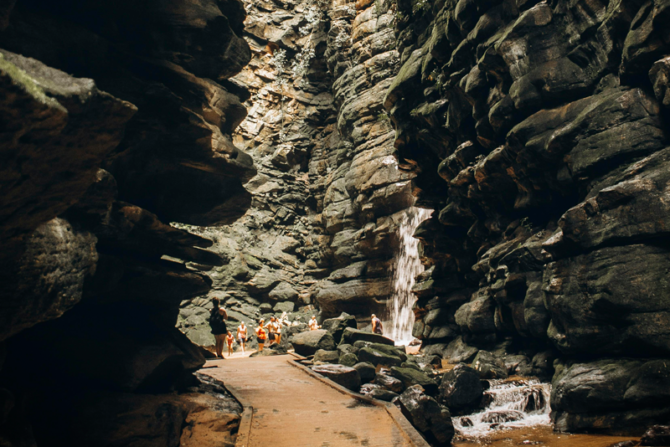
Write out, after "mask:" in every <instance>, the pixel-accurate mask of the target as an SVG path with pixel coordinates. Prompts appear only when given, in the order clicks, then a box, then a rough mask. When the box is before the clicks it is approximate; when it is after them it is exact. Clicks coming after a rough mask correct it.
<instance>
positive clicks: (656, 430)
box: [640, 425, 670, 446]
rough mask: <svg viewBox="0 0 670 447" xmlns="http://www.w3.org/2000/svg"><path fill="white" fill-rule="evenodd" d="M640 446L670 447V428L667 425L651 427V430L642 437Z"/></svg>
mask: <svg viewBox="0 0 670 447" xmlns="http://www.w3.org/2000/svg"><path fill="white" fill-rule="evenodd" d="M640 445H641V446H643V445H644V446H647V445H663V446H668V445H670V427H669V426H667V425H654V426H652V427H649V430H647V431H646V432H644V434H643V435H642V439H640Z"/></svg>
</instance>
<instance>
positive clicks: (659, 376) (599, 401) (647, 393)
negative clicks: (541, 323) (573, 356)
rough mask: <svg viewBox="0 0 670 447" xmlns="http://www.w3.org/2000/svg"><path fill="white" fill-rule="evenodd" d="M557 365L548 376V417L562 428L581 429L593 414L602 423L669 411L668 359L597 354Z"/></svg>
mask: <svg viewBox="0 0 670 447" xmlns="http://www.w3.org/2000/svg"><path fill="white" fill-rule="evenodd" d="M557 365H558V367H557V369H556V373H555V374H554V378H553V380H552V392H551V408H552V419H553V421H554V423H555V424H556V427H557V428H558V429H559V430H561V431H570V430H575V431H576V430H584V429H586V428H588V427H590V426H592V424H594V423H595V421H596V420H598V421H599V422H598V424H599V426H601V427H603V428H604V429H608V428H609V429H615V428H616V429H617V430H619V429H626V428H629V429H630V428H632V427H636V426H639V425H640V424H645V423H646V424H649V423H650V422H651V423H654V422H657V423H662V421H663V420H665V419H664V418H667V417H668V415H669V414H670V412H669V410H668V402H670V397H669V396H668V393H667V392H665V390H666V383H667V382H668V381H670V372H668V368H670V362H668V361H667V360H644V359H601V360H597V361H593V362H585V363H580V362H574V363H572V362H571V363H567V364H563V363H560V362H558V363H557Z"/></svg>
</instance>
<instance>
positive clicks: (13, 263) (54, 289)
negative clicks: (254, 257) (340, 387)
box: [0, 0, 255, 445]
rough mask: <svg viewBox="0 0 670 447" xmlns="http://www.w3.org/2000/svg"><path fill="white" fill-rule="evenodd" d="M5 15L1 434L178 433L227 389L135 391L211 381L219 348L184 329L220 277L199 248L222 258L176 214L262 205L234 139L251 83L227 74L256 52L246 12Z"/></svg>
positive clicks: (20, 11)
mask: <svg viewBox="0 0 670 447" xmlns="http://www.w3.org/2000/svg"><path fill="white" fill-rule="evenodd" d="M0 16H1V17H2V20H0V26H1V27H2V30H0V47H2V48H3V50H1V51H0V90H1V91H2V94H1V95H0V98H1V99H0V127H2V137H1V138H2V145H1V146H0V153H1V154H2V157H3V161H4V163H3V165H2V168H0V169H1V170H2V172H1V174H2V175H1V176H0V177H1V178H2V180H0V190H1V191H2V194H1V196H2V198H1V199H0V202H1V211H0V229H1V231H0V235H1V236H0V244H1V247H2V250H0V251H1V253H2V255H0V264H1V265H2V273H1V276H2V284H3V287H2V291H1V292H0V308H1V309H2V312H0V322H2V325H1V329H0V342H2V345H1V349H0V350H1V352H2V362H0V367H1V370H0V390H1V393H0V396H1V397H0V401H1V405H0V407H2V413H1V414H0V440H1V443H2V444H3V445H34V444H35V443H38V444H39V445H65V444H69V445H111V444H114V443H117V444H118V443H125V444H127V443H129V442H131V440H130V438H132V437H133V436H136V435H138V436H146V437H148V438H151V439H155V441H152V442H155V443H156V445H178V444H179V438H180V436H181V432H182V426H183V425H184V424H185V421H186V420H187V419H188V418H191V419H197V417H199V416H197V415H195V413H197V412H205V413H207V412H210V413H212V414H216V413H217V412H219V414H220V416H223V414H224V413H225V411H222V410H220V409H219V410H217V405H220V404H219V403H217V402H216V399H215V398H213V397H211V398H208V397H206V396H205V394H203V393H202V391H194V390H195V388H190V389H191V390H192V391H193V392H194V393H195V394H191V395H189V394H185V395H184V396H183V398H182V397H175V396H172V397H169V398H168V397H165V398H163V399H161V398H155V399H151V398H148V397H142V395H141V394H136V393H146V392H152V393H161V392H167V391H170V392H171V391H185V390H186V389H187V388H189V387H192V386H195V385H197V383H198V381H197V380H196V379H195V378H194V377H193V376H192V374H191V373H192V372H193V371H195V370H197V369H198V368H199V367H200V366H202V364H203V363H204V357H203V355H202V353H201V352H200V350H199V348H197V347H196V346H194V345H192V344H191V343H190V342H189V341H188V339H187V338H186V337H185V336H184V335H183V334H182V333H180V332H179V331H178V330H177V329H176V328H175V327H174V326H175V322H176V320H177V315H178V308H179V303H180V302H181V300H183V299H184V298H186V297H190V296H196V295H198V294H202V293H206V292H207V290H209V288H210V286H211V280H210V279H209V278H208V277H207V276H205V275H203V274H201V273H199V272H197V271H193V270H191V269H188V268H187V267H186V266H185V261H192V262H197V263H199V264H202V265H220V264H222V263H223V260H222V259H221V257H220V256H218V255H216V254H215V253H213V252H210V251H207V250H204V248H207V247H209V246H211V245H212V241H210V240H207V239H204V238H201V237H198V236H195V235H192V234H189V233H188V232H186V231H183V230H180V229H175V228H173V227H171V226H169V225H168V223H169V222H170V221H172V220H177V221H181V222H186V223H189V224H221V223H230V222H232V221H234V220H235V219H237V218H238V217H240V216H241V215H243V214H244V212H245V211H246V209H247V208H248V206H249V204H250V200H251V196H250V194H249V193H248V192H247V191H246V190H245V189H244V188H243V187H242V184H243V183H244V182H246V181H247V180H248V179H250V178H251V177H253V176H254V175H255V168H254V166H253V161H252V159H251V157H249V156H248V155H247V154H245V153H244V152H243V151H241V150H239V149H238V148H237V147H235V146H234V145H233V143H232V133H233V132H234V131H235V128H236V127H237V126H238V125H239V123H240V122H241V121H242V119H243V118H244V117H245V115H246V110H245V108H244V106H242V104H241V102H240V99H239V96H238V95H242V96H243V95H244V90H243V89H240V88H238V87H237V86H235V85H234V84H230V83H229V81H228V79H229V78H230V77H232V76H233V75H235V74H236V73H238V72H239V71H240V70H241V68H242V66H243V65H245V64H246V63H247V62H248V61H249V59H250V50H249V47H248V45H247V44H246V42H245V41H244V40H243V39H242V38H241V37H240V36H239V35H240V34H241V32H242V21H243V20H244V16H245V13H244V10H243V9H242V7H241V5H240V4H239V3H237V2H235V1H231V2H226V1H214V0H212V1H204V2H181V3H177V2H168V3H166V2H143V3H141V4H139V3H137V2H131V1H121V2H114V3H110V4H100V2H95V1H83V2H82V1H65V2H58V3H57V4H56V3H53V2H48V1H32V0H25V1H19V2H13V1H11V2H2V5H1V6H0ZM56 390H57V391H56ZM198 393H200V395H201V397H198V395H199V394H198ZM208 399H209V400H208ZM160 408H163V409H164V410H165V411H166V412H167V413H165V418H164V419H163V420H162V421H161V417H162V416H160V412H157V409H160ZM127 411H131V412H132V411H137V414H136V416H137V417H136V418H135V419H133V418H129V419H128V421H127V422H126V423H125V424H121V425H119V426H116V425H114V424H116V422H114V420H115V418H117V417H118V415H119V414H121V413H123V412H127ZM236 411H237V412H239V408H238V409H235V410H231V412H230V414H231V420H230V421H229V422H230V424H231V425H230V427H228V431H230V430H233V429H234V427H235V424H236V421H237V420H239V419H238V416H236V415H235V412H236ZM168 413H169V416H168V415H167V414H168ZM191 413H193V415H191V416H189V414H191ZM92 415H97V416H92ZM91 418H93V419H94V421H93V420H92V419H91ZM32 421H40V422H39V425H35V424H33V422H32ZM92 421H93V422H92ZM223 425H225V424H223ZM223 425H222V427H223ZM84 426H90V429H82V427H84ZM133 433H135V434H133ZM129 437H130V438H129ZM195 438H197V436H195V437H194V439H195ZM222 440H223V439H222ZM163 441H164V442H163ZM192 442H195V441H193V440H192ZM185 445H188V442H185Z"/></svg>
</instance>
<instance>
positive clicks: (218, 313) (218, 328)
mask: <svg viewBox="0 0 670 447" xmlns="http://www.w3.org/2000/svg"><path fill="white" fill-rule="evenodd" d="M212 303H213V304H214V307H212V312H211V313H210V315H209V326H210V327H211V328H212V334H214V338H215V339H216V356H217V357H220V358H223V345H224V343H225V340H226V334H227V333H228V328H227V327H226V321H225V320H227V319H228V314H227V313H226V310H225V309H224V308H223V307H221V305H220V303H221V302H220V301H219V299H218V298H213V299H212Z"/></svg>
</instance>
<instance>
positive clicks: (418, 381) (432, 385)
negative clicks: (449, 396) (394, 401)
mask: <svg viewBox="0 0 670 447" xmlns="http://www.w3.org/2000/svg"><path fill="white" fill-rule="evenodd" d="M391 376H393V377H395V378H396V379H398V380H400V381H401V382H402V384H403V385H404V386H405V387H406V388H409V387H411V386H413V385H421V387H422V388H423V389H424V390H425V392H426V393H428V394H430V395H433V396H434V395H436V394H437V390H438V384H437V382H436V381H435V380H433V379H431V378H430V377H428V375H426V374H425V373H423V372H421V371H419V370H417V369H414V368H397V367H395V366H394V367H392V368H391Z"/></svg>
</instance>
